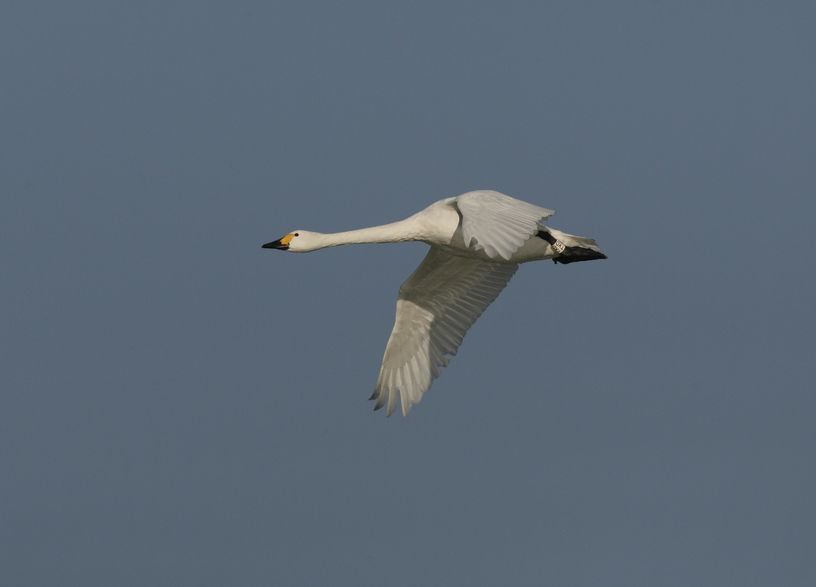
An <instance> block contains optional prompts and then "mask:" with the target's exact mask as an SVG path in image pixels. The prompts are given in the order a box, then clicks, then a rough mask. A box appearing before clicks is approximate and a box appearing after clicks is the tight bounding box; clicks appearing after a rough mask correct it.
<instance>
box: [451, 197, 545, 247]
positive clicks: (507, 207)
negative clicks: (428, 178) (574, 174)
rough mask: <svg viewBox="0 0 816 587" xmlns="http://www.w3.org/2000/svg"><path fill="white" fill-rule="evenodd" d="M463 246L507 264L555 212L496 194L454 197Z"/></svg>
mask: <svg viewBox="0 0 816 587" xmlns="http://www.w3.org/2000/svg"><path fill="white" fill-rule="evenodd" d="M456 206H457V207H458V208H459V212H460V213H461V214H462V235H463V236H464V238H465V245H466V246H468V247H471V248H473V249H475V250H482V249H483V250H484V252H485V253H486V254H487V256H488V257H491V258H496V257H502V258H504V259H506V260H509V259H510V257H511V256H512V255H513V253H514V252H515V251H516V250H518V249H519V247H521V245H523V244H524V243H525V242H526V241H527V239H529V238H530V237H531V236H533V235H535V234H536V232H537V231H538V223H539V222H541V221H542V220H545V219H546V218H548V217H549V216H552V215H553V214H555V212H554V211H552V210H548V209H547V208H542V207H541V206H536V205H534V204H529V203H527V202H523V201H521V200H517V199H515V198H511V197H510V196H506V195H504V194H502V193H499V192H494V191H489V190H480V191H476V192H468V193H466V194H462V195H461V196H457V197H456Z"/></svg>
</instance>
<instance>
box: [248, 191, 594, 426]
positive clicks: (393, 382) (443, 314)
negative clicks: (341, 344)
mask: <svg viewBox="0 0 816 587" xmlns="http://www.w3.org/2000/svg"><path fill="white" fill-rule="evenodd" d="M552 214H554V212H553V211H552V210H548V209H547V208H541V207H539V206H536V205H534V204H528V203H527V202H523V201H521V200H517V199H515V198H511V197H510V196H506V195H504V194H502V193H499V192H495V191H490V190H479V191H474V192H468V193H466V194H462V195H460V196H455V197H452V198H445V199H444V200H440V201H438V202H435V203H433V204H431V205H430V206H428V207H427V208H425V209H424V210H421V211H420V212H417V213H416V214H414V215H413V216H410V217H408V218H406V219H405V220H400V221H398V222H392V223H391V224H384V225H382V226H372V227H370V228H362V229H360V230H350V231H348V232H337V233H333V234H322V233H319V232H309V231H306V230H295V231H293V232H290V233H289V234H287V235H286V236H284V237H282V238H280V239H278V240H276V241H273V242H270V243H266V244H265V245H263V248H265V249H278V250H282V251H291V252H293V253H306V252H309V251H315V250H317V249H323V248H326V247H335V246H337V245H348V244H355V243H393V242H403V241H422V242H424V243H427V244H429V245H430V246H431V248H430V250H429V251H428V254H427V255H426V256H425V259H424V260H423V261H422V263H420V265H419V267H417V268H416V271H414V272H413V273H412V274H411V276H410V277H409V278H408V280H407V281H406V282H405V283H403V284H402V287H400V290H399V296H398V297H397V315H396V319H395V320H394V329H393V330H392V331H391V337H390V338H389V339H388V344H386V346H385V354H384V355H383V360H382V366H381V367H380V374H379V377H377V386H376V387H375V389H374V393H373V394H372V396H371V398H370V399H372V400H377V403H376V404H375V405H374V409H375V410H378V409H380V408H382V407H383V406H384V405H385V406H386V415H387V416H390V415H391V413H392V412H393V411H394V409H395V408H396V406H397V397H399V400H400V404H401V406H402V414H403V416H407V415H408V412H409V411H410V410H411V407H412V406H413V405H414V404H417V403H419V401H420V400H421V399H422V394H423V393H425V392H426V391H428V389H429V388H430V387H431V383H432V382H433V380H434V379H436V378H437V377H438V376H439V374H440V368H441V367H445V366H446V365H447V364H448V362H449V361H450V357H451V356H453V355H455V354H456V349H458V348H459V345H460V344H461V343H462V339H463V337H464V336H465V333H466V332H467V331H468V328H470V327H471V326H472V325H473V323H474V322H475V321H476V319H477V318H478V317H479V316H480V315H481V314H482V312H484V310H485V309H486V308H487V307H488V306H489V305H490V303H491V302H492V301H493V300H495V299H496V297H497V296H498V295H499V293H500V292H501V290H502V289H504V286H505V285H507V282H509V281H510V278H511V277H513V274H514V273H515V272H516V269H518V266H519V263H526V262H528V261H538V260H541V259H552V260H553V262H555V263H564V264H566V263H572V262H574V261H590V260H592V259H606V255H604V254H603V253H601V251H600V249H598V247H597V246H596V244H595V241H594V240H592V239H589V238H583V237H580V236H574V235H571V234H566V233H564V232H561V231H559V230H555V229H554V228H549V227H545V226H543V225H542V224H541V222H542V221H544V220H546V219H547V218H548V217H549V216H551V215H552Z"/></svg>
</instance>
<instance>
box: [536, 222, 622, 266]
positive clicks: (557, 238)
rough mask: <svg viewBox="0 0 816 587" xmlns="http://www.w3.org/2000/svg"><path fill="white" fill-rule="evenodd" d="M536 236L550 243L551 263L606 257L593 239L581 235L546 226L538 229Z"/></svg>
mask: <svg viewBox="0 0 816 587" xmlns="http://www.w3.org/2000/svg"><path fill="white" fill-rule="evenodd" d="M538 236H539V237H540V238H543V239H544V240H545V241H547V242H548V243H550V246H552V248H553V249H554V251H555V253H556V254H555V255H554V256H553V258H552V260H553V263H563V264H564V265H566V264H567V263H574V262H576V261H592V260H593V259H606V258H607V257H606V255H604V254H603V253H602V252H601V249H599V248H598V245H597V244H595V240H594V239H591V238H585V237H583V236H575V235H574V234H567V233H566V232H561V231H560V230H555V229H554V228H549V227H547V228H546V229H541V230H539V231H538Z"/></svg>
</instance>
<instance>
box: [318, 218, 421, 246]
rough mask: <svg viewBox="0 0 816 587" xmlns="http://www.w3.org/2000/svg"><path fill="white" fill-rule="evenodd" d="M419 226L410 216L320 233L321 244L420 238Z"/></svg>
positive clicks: (348, 243)
mask: <svg viewBox="0 0 816 587" xmlns="http://www.w3.org/2000/svg"><path fill="white" fill-rule="evenodd" d="M418 228H419V227H418V226H417V225H416V222H415V221H414V218H413V217H410V218H406V219H405V220H400V221H398V222H391V223H390V224H383V225H381V226H371V227H369V228H361V229H359V230H347V231H345V232H333V233H330V234H320V245H321V247H336V246H338V245H351V244H361V243H397V242H403V241H410V240H418V238H419V236H420V233H419V231H418Z"/></svg>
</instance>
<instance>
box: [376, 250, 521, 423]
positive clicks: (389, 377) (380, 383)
mask: <svg viewBox="0 0 816 587" xmlns="http://www.w3.org/2000/svg"><path fill="white" fill-rule="evenodd" d="M517 268H518V265H513V264H508V263H491V262H488V261H482V260H480V259H475V258H469V257H459V256H455V255H452V254H450V253H448V252H446V251H444V250H442V249H441V248H438V247H431V250H430V251H429V252H428V254H427V255H426V256H425V259H424V260H423V261H422V263H420V265H419V267H417V269H416V271H414V272H413V274H411V276H410V277H409V278H408V280H407V281H406V282H405V283H403V284H402V287H401V288H400V291H399V297H398V298H397V315H396V319H395V321H394V329H393V330H392V331H391V337H390V338H389V339H388V344H387V345H386V347H385V355H384V356H383V362H382V367H381V368H380V375H379V377H378V378H377V387H376V388H375V389H374V394H373V395H372V396H371V399H376V400H377V403H376V405H375V406H374V409H375V410H378V409H380V408H381V407H383V405H386V402H387V408H386V414H387V415H389V416H390V415H391V413H392V412H393V411H394V408H396V405H397V396H398V395H399V398H400V401H401V404H402V413H403V415H407V414H408V412H409V411H410V410H411V406H413V405H414V404H416V403H418V402H419V400H420V399H422V394H423V393H425V392H426V391H428V389H429V388H430V387H431V383H432V382H433V380H434V379H436V378H437V377H438V376H439V374H440V368H441V367H444V366H446V365H447V364H448V362H449V361H450V357H451V356H453V355H455V354H456V349H458V348H459V345H460V344H461V342H462V339H463V338H464V336H465V333H466V332H467V331H468V329H469V328H470V327H471V326H472V325H473V323H474V322H475V321H476V319H477V318H478V317H479V316H480V315H481V314H482V312H484V310H485V308H487V306H489V305H490V303H491V302H492V301H493V300H495V299H496V296H498V295H499V293H500V292H501V290H502V289H504V286H505V285H507V282H508V281H510V278H511V277H513V274H514V273H515V272H516V269H517Z"/></svg>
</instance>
